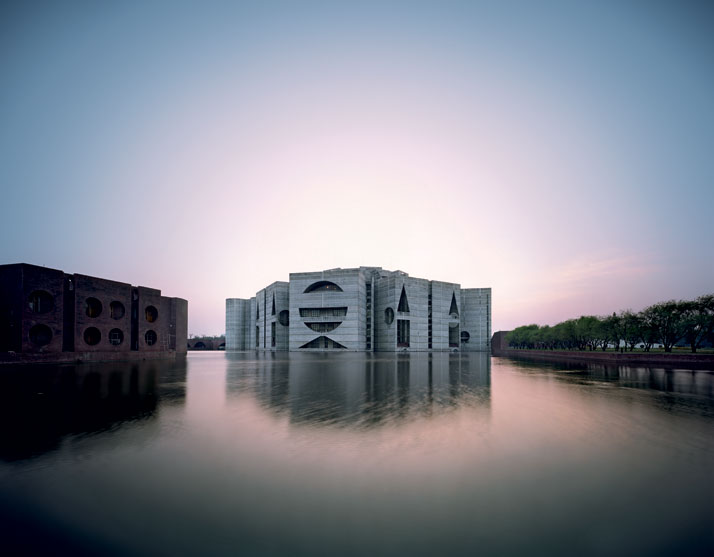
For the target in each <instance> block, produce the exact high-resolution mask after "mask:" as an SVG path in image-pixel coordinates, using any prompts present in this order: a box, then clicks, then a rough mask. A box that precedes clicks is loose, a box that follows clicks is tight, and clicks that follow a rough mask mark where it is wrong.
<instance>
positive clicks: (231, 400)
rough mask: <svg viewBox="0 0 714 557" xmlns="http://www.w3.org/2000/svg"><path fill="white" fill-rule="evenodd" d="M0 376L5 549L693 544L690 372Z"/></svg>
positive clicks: (174, 365) (349, 360)
mask: <svg viewBox="0 0 714 557" xmlns="http://www.w3.org/2000/svg"><path fill="white" fill-rule="evenodd" d="M1 371H2V374H1V375H0V380H1V381H2V385H1V387H2V389H1V391H0V392H1V393H2V422H1V425H0V513H1V514H2V516H0V520H1V523H2V529H3V532H2V534H3V540H4V542H3V545H4V546H5V547H6V548H9V547H10V546H14V547H13V549H22V550H24V551H26V552H33V551H34V552H41V551H46V550H47V549H48V548H51V549H52V551H55V552H56V551H59V550H65V551H72V552H73V553H75V554H95V553H98V552H101V553H103V554H132V555H195V554H206V555H335V554H337V555H367V554H370V555H371V554H375V555H437V554H441V555H475V554H482V555H706V554H712V553H714V534H713V532H714V519H713V518H712V517H714V482H713V481H712V471H713V470H714V374H713V373H711V372H707V371H685V370H677V371H672V370H663V369H645V368H607V367H603V366H592V365H591V366H585V365H581V366H571V367H566V366H548V365H543V364H532V363H522V362H516V361H512V360H507V359H499V358H490V357H487V356H486V355H484V354H461V355H459V354H435V355H432V356H429V355H428V354H413V355H393V354H385V355H381V354H354V353H347V354H334V355H327V354H287V353H283V354H266V355H262V354H261V355H256V354H255V353H240V354H230V353H229V354H225V353H192V354H190V355H189V357H188V359H187V360H186V361H182V362H143V363H141V364H116V363H114V364H104V365H98V364H94V365H88V364H84V365H77V366H39V367H36V368H17V369H13V370H8V369H3V370H1ZM58 548H59V549H58Z"/></svg>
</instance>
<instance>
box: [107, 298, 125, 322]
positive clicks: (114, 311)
mask: <svg viewBox="0 0 714 557" xmlns="http://www.w3.org/2000/svg"><path fill="white" fill-rule="evenodd" d="M125 313H126V311H125V310H124V304H122V303H121V302H117V301H116V300H114V301H113V302H112V303H111V304H109V315H110V316H111V318H112V319H121V318H122V317H124V314H125Z"/></svg>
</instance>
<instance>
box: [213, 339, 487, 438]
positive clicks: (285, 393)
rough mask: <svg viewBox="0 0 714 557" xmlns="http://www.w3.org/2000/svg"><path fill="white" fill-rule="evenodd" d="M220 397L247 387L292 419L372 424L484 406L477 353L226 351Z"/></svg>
mask: <svg viewBox="0 0 714 557" xmlns="http://www.w3.org/2000/svg"><path fill="white" fill-rule="evenodd" d="M226 358H227V359H228V372H227V378H226V389H227V396H228V397H229V398H230V397H231V396H238V395H239V394H245V393H253V394H254V395H255V397H256V399H257V400H258V401H259V402H260V403H261V404H262V405H263V406H264V407H266V408H268V409H269V410H270V411H272V412H274V413H276V414H280V415H287V416H288V417H289V418H290V421H291V422H293V423H303V424H321V425H328V424H332V425H337V426H351V427H373V426H376V425H380V424H386V423H388V422H392V421H394V420H404V419H410V418H413V417H416V416H430V415H433V414H434V413H438V412H444V411H448V410H449V409H453V408H455V407H457V406H459V405H472V406H474V405H475V406H479V407H482V408H485V409H488V408H489V405H490V386H491V377H490V361H491V360H490V357H489V356H488V355H487V354H485V353H483V354H481V353H468V354H467V353H461V354H449V353H434V354H428V353H423V354H419V353H413V354H386V353H385V354H370V353H366V354H354V353H350V354H322V353H306V354H299V353H298V354H295V353H290V354H288V353H267V354H257V353H250V352H249V353H227V354H226Z"/></svg>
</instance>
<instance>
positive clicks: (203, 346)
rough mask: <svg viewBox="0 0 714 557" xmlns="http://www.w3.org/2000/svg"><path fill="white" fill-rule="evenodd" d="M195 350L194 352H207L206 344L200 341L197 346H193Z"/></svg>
mask: <svg viewBox="0 0 714 557" xmlns="http://www.w3.org/2000/svg"><path fill="white" fill-rule="evenodd" d="M193 349H194V350H205V349H206V343H205V342H203V341H200V340H199V341H198V342H197V343H196V344H194V345H193Z"/></svg>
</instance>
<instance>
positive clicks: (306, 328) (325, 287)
mask: <svg viewBox="0 0 714 557" xmlns="http://www.w3.org/2000/svg"><path fill="white" fill-rule="evenodd" d="M490 337H491V289H490V288H468V289H462V288H461V286H460V285H459V284H456V283H449V282H440V281H430V280H427V279H420V278H415V277H410V276H409V275H408V274H407V273H404V272H402V271H386V270H383V269H382V268H381V267H358V268H352V269H329V270H326V271H316V272H307V273H291V274H290V280H289V281H288V282H275V283H273V284H271V285H270V286H268V287H266V288H264V289H263V290H261V291H259V292H258V293H256V295H255V296H254V297H253V298H250V299H239V298H229V299H227V300H226V350H268V351H279V350H290V351H319V352H323V351H333V350H348V351H368V352H394V351H405V352H420V351H458V350H462V351H473V352H481V351H483V352H487V351H489V350H490Z"/></svg>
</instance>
